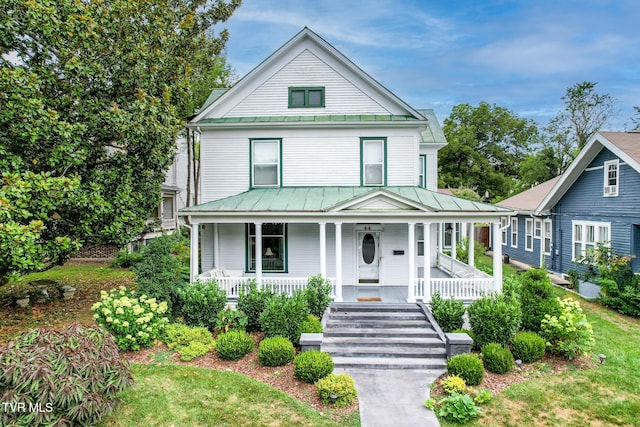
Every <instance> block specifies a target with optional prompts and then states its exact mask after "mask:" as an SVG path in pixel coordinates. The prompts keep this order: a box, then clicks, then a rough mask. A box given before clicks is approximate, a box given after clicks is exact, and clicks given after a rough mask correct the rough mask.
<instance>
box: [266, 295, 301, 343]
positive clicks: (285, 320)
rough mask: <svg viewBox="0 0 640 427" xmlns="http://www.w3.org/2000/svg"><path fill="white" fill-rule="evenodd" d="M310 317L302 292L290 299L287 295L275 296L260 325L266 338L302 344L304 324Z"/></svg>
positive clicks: (268, 305) (270, 301)
mask: <svg viewBox="0 0 640 427" xmlns="http://www.w3.org/2000/svg"><path fill="white" fill-rule="evenodd" d="M308 315H309V306H308V305H307V299H306V298H305V295H304V294H303V293H302V292H296V293H295V294H294V295H293V296H291V297H289V296H287V295H286V294H284V293H283V294H280V295H277V296H274V297H272V298H270V299H269V301H267V304H266V306H265V308H264V310H263V311H262V314H260V325H261V326H262V331H263V332H264V335H265V337H267V338H269V337H275V336H278V335H280V336H283V337H285V338H287V339H288V340H289V341H291V342H292V343H294V344H298V343H299V342H300V334H301V333H302V332H301V331H302V323H303V322H304V321H305V320H306V319H307V316H308Z"/></svg>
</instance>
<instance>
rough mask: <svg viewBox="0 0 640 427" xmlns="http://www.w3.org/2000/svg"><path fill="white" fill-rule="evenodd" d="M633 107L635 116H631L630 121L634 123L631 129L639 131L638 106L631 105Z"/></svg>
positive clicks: (639, 112) (639, 110) (639, 114)
mask: <svg viewBox="0 0 640 427" xmlns="http://www.w3.org/2000/svg"><path fill="white" fill-rule="evenodd" d="M633 109H634V110H635V111H636V113H635V114H636V116H635V117H632V118H631V122H632V123H633V124H634V125H635V127H634V128H633V129H632V130H634V131H640V107H633Z"/></svg>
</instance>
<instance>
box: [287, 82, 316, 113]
mask: <svg viewBox="0 0 640 427" xmlns="http://www.w3.org/2000/svg"><path fill="white" fill-rule="evenodd" d="M315 91H319V92H320V104H319V105H315V104H314V105H312V104H311V101H310V100H309V92H315ZM293 92H304V105H294V104H293ZM323 107H324V87H323V86H317V87H290V88H289V108H323Z"/></svg>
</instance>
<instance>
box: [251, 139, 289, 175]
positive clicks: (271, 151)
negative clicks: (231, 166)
mask: <svg viewBox="0 0 640 427" xmlns="http://www.w3.org/2000/svg"><path fill="white" fill-rule="evenodd" d="M281 143H282V140H281V139H252V140H251V186H252V187H279V186H280V167H281V165H280V160H281V159H280V144H281Z"/></svg>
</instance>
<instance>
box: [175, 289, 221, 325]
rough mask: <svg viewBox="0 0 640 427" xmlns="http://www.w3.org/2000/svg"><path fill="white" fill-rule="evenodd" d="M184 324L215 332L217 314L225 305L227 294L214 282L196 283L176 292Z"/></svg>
mask: <svg viewBox="0 0 640 427" xmlns="http://www.w3.org/2000/svg"><path fill="white" fill-rule="evenodd" d="M178 299H179V301H180V307H181V312H182V319H183V321H184V323H186V324H187V325H189V326H200V327H203V328H207V329H209V330H210V331H213V330H215V327H216V321H217V319H218V314H219V313H220V312H221V311H222V310H224V306H225V304H226V303H227V293H226V292H225V291H224V290H223V289H220V288H219V287H218V283H216V282H215V281H208V282H201V281H199V280H198V281H196V282H193V283H191V284H188V285H186V286H185V287H184V288H181V289H179V290H178Z"/></svg>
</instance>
